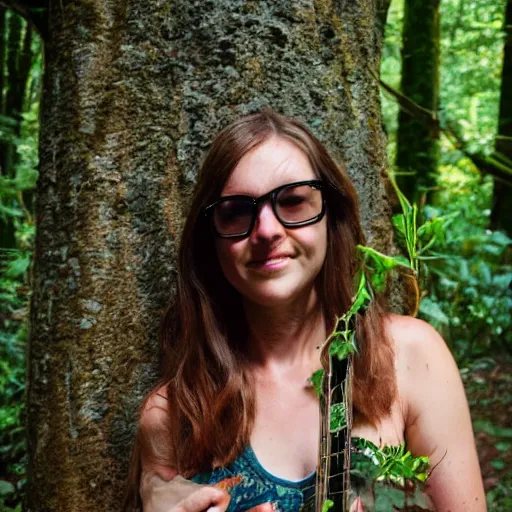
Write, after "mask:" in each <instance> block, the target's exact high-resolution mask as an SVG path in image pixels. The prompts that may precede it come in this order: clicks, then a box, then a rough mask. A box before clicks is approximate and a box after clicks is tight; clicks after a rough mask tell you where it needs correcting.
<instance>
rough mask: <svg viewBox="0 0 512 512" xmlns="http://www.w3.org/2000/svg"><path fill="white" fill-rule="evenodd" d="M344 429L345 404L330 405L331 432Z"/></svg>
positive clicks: (345, 425)
mask: <svg viewBox="0 0 512 512" xmlns="http://www.w3.org/2000/svg"><path fill="white" fill-rule="evenodd" d="M346 427H347V419H346V416H345V404H344V403H343V402H341V403H338V404H333V405H331V429H330V430H331V432H339V431H340V430H343V429H344V428H346Z"/></svg>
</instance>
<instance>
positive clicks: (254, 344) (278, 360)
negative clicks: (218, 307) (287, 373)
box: [245, 292, 326, 368]
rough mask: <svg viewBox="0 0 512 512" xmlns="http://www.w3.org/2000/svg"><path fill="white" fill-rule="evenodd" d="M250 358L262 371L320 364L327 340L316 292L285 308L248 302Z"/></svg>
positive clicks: (284, 306)
mask: <svg viewBox="0 0 512 512" xmlns="http://www.w3.org/2000/svg"><path fill="white" fill-rule="evenodd" d="M245 311H246V318H247V324H248V328H249V354H248V355H249V358H250V360H251V361H252V362H253V363H254V364H255V365H257V366H259V367H260V368H264V367H269V366H274V365H279V366H296V365H299V366H300V365H307V366H310V365H314V366H317V365H318V364H319V354H320V350H319V347H320V345H321V344H322V343H323V341H324V340H325V338H326V326H325V319H324V316H323V314H322V312H321V308H320V307H319V304H318V298H317V296H316V293H314V292H312V293H311V294H310V295H309V296H308V297H305V298H301V299H298V300H295V301H294V302H292V303H288V304H285V305H282V306H281V307H275V306H273V307H265V306H261V305H259V304H254V303H247V302H246V303H245Z"/></svg>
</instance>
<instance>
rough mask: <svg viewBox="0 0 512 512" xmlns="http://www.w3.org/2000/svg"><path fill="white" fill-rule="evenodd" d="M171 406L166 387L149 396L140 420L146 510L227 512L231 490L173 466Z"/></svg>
mask: <svg viewBox="0 0 512 512" xmlns="http://www.w3.org/2000/svg"><path fill="white" fill-rule="evenodd" d="M168 407H169V405H168V400H167V398H166V397H165V390H163V389H162V390H160V391H159V392H158V393H154V394H153V395H152V396H151V397H150V398H149V399H148V401H147V402H146V404H145V406H144V409H143V410H142V413H141V417H140V421H139V434H138V435H139V441H140V443H141V446H140V447H141V466H142V468H141V469H142V476H141V481H140V489H139V490H140V495H141V499H142V504H143V510H144V512H202V511H204V510H207V511H208V512H224V511H225V510H226V509H227V507H228V505H229V499H230V497H229V494H228V493H227V492H225V491H223V490H221V489H216V488H215V487H213V486H209V485H199V484H196V483H194V482H191V481H190V480H186V479H185V478H183V477H181V476H179V475H178V472H177V471H176V470H175V469H173V467H172V453H171V447H170V445H169V436H168V430H167V423H168V421H167V415H168V413H169V412H168Z"/></svg>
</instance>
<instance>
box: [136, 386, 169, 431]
mask: <svg viewBox="0 0 512 512" xmlns="http://www.w3.org/2000/svg"><path fill="white" fill-rule="evenodd" d="M169 412H170V408H169V400H168V398H167V388H166V387H165V386H161V387H159V388H158V389H156V390H154V391H153V392H152V393H151V394H150V395H149V396H148V397H147V398H146V400H145V401H144V403H143V404H142V407H141V411H140V419H139V425H140V426H141V428H152V427H157V426H159V425H162V424H163V423H165V422H166V419H167V418H168V416H169Z"/></svg>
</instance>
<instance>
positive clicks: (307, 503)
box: [192, 437, 434, 512]
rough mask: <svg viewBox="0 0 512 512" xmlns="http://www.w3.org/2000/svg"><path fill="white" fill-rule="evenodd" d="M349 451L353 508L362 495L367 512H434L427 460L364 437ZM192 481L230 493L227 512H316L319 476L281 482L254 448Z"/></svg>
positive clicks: (354, 440)
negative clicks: (267, 507) (266, 511)
mask: <svg viewBox="0 0 512 512" xmlns="http://www.w3.org/2000/svg"><path fill="white" fill-rule="evenodd" d="M350 451H351V470H350V484H351V489H350V493H349V504H351V503H353V501H354V499H355V498H356V497H359V498H360V499H361V500H362V503H363V508H364V510H386V511H388V510H414V511H432V510H434V509H433V507H432V503H431V501H430V499H429V497H428V495H427V494H426V493H425V484H424V482H423V481H424V480H425V478H426V477H427V469H428V459H427V457H413V456H412V455H411V454H410V452H406V449H405V445H401V446H395V447H383V448H378V447H377V446H375V445H374V444H373V443H371V442H370V441H368V440H366V439H363V438H360V437H352V438H351V450H350ZM192 480H193V481H194V482H196V483H198V484H217V487H219V488H221V489H224V490H227V491H229V493H230V494H231V501H230V503H229V507H228V510H227V512H245V511H247V510H249V509H251V508H252V507H255V506H257V505H261V504H263V503H271V504H272V507H273V509H274V510H275V511H276V512H299V511H300V512H313V511H314V510H315V483H316V472H313V473H311V474H310V475H309V476H307V477H306V478H304V479H302V480H299V481H296V482H294V481H290V480H285V479H283V478H279V477H277V476H275V475H273V474H272V473H269V472H268V471H267V470H266V469H265V468H264V467H263V466H262V465H261V463H260V462H259V461H258V459H257V458H256V455H255V453H254V451H253V450H252V448H251V447H250V446H249V447H247V448H246V449H245V450H244V451H243V452H242V453H241V454H240V455H239V456H238V457H237V458H236V459H235V460H234V461H233V462H232V463H231V464H229V465H228V466H226V467H223V468H217V469H214V470H213V471H211V472H205V473H199V474H197V475H195V476H194V477H193V478H192ZM409 507H410V508H409Z"/></svg>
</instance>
